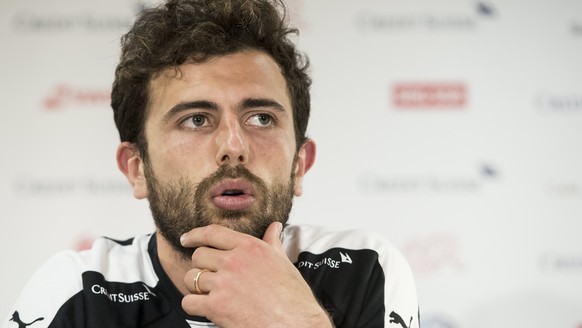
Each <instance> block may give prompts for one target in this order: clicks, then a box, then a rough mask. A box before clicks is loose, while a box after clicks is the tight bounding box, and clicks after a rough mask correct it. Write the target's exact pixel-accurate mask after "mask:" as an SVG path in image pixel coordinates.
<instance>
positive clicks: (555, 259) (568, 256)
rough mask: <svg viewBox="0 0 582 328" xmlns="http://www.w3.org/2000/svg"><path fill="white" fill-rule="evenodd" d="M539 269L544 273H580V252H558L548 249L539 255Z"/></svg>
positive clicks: (581, 271)
mask: <svg viewBox="0 0 582 328" xmlns="http://www.w3.org/2000/svg"><path fill="white" fill-rule="evenodd" d="M539 267H540V271H541V272H543V273H546V274H553V273H573V274H582V253H581V252H577V253H574V252H570V253H560V252H554V251H548V252H545V253H543V254H542V255H541V256H540V260H539Z"/></svg>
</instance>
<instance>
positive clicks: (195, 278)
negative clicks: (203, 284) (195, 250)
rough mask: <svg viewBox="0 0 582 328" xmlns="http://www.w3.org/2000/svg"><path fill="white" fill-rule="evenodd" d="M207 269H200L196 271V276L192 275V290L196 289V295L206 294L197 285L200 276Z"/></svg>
mask: <svg viewBox="0 0 582 328" xmlns="http://www.w3.org/2000/svg"><path fill="white" fill-rule="evenodd" d="M208 271H210V270H207V269H202V270H200V271H198V273H197V274H196V277H194V290H195V291H196V294H198V295H202V294H206V293H205V292H204V291H203V290H202V289H200V286H198V280H200V276H201V275H202V274H203V273H204V272H208Z"/></svg>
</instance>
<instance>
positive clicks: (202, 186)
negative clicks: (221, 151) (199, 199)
mask: <svg viewBox="0 0 582 328" xmlns="http://www.w3.org/2000/svg"><path fill="white" fill-rule="evenodd" d="M237 178H243V179H246V180H248V181H249V182H250V183H252V184H253V185H255V188H257V189H258V190H259V191H260V192H261V193H263V194H265V193H266V191H267V189H268V188H267V184H266V183H265V181H264V180H263V179H261V178H259V177H258V176H256V175H255V174H253V173H252V172H251V171H250V170H249V169H248V168H247V167H246V166H244V165H242V164H238V165H236V166H231V165H222V166H220V167H219V168H218V169H217V170H216V172H214V173H212V174H211V175H209V176H208V177H206V178H204V179H202V181H200V182H199V183H198V186H197V189H196V193H197V194H200V195H204V194H206V193H207V192H209V191H210V189H211V188H212V186H214V185H215V184H217V183H219V182H220V181H222V180H224V179H237Z"/></svg>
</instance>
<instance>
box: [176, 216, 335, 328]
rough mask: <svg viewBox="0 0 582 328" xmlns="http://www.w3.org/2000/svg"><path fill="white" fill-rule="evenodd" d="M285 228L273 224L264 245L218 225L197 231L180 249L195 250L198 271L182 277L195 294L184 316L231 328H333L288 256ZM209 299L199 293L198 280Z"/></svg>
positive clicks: (185, 303) (186, 300)
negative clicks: (285, 244) (187, 315)
mask: <svg viewBox="0 0 582 328" xmlns="http://www.w3.org/2000/svg"><path fill="white" fill-rule="evenodd" d="M281 229H282V224H281V223H279V222H275V223H272V224H271V225H270V226H269V228H268V229H267V231H266V232H265V236H264V237H263V239H262V240H260V239H257V238H255V237H252V236H250V235H247V234H243V233H239V232H236V231H233V230H230V229H228V228H225V227H222V226H219V225H210V226H207V227H203V228H198V229H194V230H192V231H190V232H188V233H186V234H185V235H184V236H182V245H183V246H185V247H196V250H195V251H194V254H193V255H192V266H193V268H194V269H192V270H190V271H188V273H187V274H186V276H185V277H184V279H185V282H186V285H187V286H188V289H189V290H190V292H191V293H192V294H189V295H186V296H185V297H184V299H183V300H182V307H183V308H184V310H185V311H186V313H188V314H190V315H195V316H203V317H206V318H208V319H209V320H211V321H212V322H214V323H215V324H216V325H218V326H220V327H224V328H229V327H318V328H319V327H332V324H331V321H330V319H329V317H328V315H327V313H326V312H325V311H324V310H323V309H322V307H321V306H320V305H319V303H318V301H317V300H316V299H315V297H314V295H313V293H312V291H311V289H310V288H309V286H308V285H307V283H306V282H305V280H304V279H303V277H302V276H301V274H300V273H299V271H298V270H297V269H296V268H295V266H293V264H292V263H291V261H289V259H288V258H287V256H286V255H285V251H284V250H283V246H282V244H281V241H280V239H279V235H280V233H281ZM201 270H209V271H208V272H204V273H202V274H200V275H199V277H198V287H199V288H200V290H201V291H203V292H204V293H205V294H202V295H198V294H196V289H195V286H194V279H195V278H196V275H197V274H198V273H199V272H200V271H201Z"/></svg>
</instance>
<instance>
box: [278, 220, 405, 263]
mask: <svg viewBox="0 0 582 328" xmlns="http://www.w3.org/2000/svg"><path fill="white" fill-rule="evenodd" d="M283 242H284V245H285V248H286V250H287V253H288V255H289V257H290V259H291V260H293V257H294V256H293V255H294V254H295V253H300V252H303V251H309V252H313V253H323V252H325V251H327V250H329V249H331V248H344V249H350V250H370V251H374V252H376V253H377V254H378V258H379V261H381V262H387V261H390V260H391V258H394V260H400V259H403V258H402V255H401V254H400V252H399V251H398V250H397V249H396V248H395V247H394V246H393V245H392V244H391V243H390V242H389V241H388V240H386V238H384V237H383V236H382V235H380V234H378V233H375V232H371V231H366V230H360V229H351V230H337V229H332V228H327V227H321V226H314V225H290V226H288V227H287V228H286V229H285V232H284V235H283Z"/></svg>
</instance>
